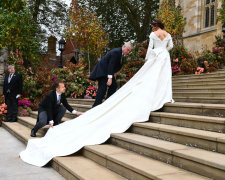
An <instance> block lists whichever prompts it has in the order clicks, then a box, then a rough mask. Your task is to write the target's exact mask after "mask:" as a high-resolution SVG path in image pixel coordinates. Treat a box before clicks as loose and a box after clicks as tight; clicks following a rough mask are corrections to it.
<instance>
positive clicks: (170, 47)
mask: <svg viewBox="0 0 225 180" xmlns="http://www.w3.org/2000/svg"><path fill="white" fill-rule="evenodd" d="M172 48H173V40H172V38H171V37H170V38H169V41H168V43H167V47H166V49H167V50H168V51H169V50H171V49H172Z"/></svg>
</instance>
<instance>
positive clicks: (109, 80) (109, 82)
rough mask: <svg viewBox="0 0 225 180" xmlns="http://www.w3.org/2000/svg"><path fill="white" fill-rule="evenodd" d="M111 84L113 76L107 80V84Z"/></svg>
mask: <svg viewBox="0 0 225 180" xmlns="http://www.w3.org/2000/svg"><path fill="white" fill-rule="evenodd" d="M111 84H112V78H109V79H108V81H107V86H111Z"/></svg>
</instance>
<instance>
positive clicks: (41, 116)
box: [34, 106, 66, 133]
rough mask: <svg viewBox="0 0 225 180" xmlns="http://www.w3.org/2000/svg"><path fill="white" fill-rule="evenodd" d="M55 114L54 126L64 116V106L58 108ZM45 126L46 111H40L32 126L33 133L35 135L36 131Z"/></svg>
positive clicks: (46, 119)
mask: <svg viewBox="0 0 225 180" xmlns="http://www.w3.org/2000/svg"><path fill="white" fill-rule="evenodd" d="M55 112H56V114H55V115H54V119H55V120H54V126H55V125H58V124H60V123H61V120H62V118H63V116H64V114H65V113H66V108H65V107H64V106H58V107H57V109H56V111H55ZM51 120H53V119H51ZM47 124H48V115H47V111H42V112H40V113H39V114H38V122H37V124H36V125H35V126H34V132H35V133H36V132H37V131H38V129H40V128H42V127H44V126H45V125H47Z"/></svg>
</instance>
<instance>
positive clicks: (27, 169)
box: [0, 127, 64, 180]
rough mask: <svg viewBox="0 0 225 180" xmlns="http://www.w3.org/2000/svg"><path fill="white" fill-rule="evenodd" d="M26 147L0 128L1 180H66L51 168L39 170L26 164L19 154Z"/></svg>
mask: <svg viewBox="0 0 225 180" xmlns="http://www.w3.org/2000/svg"><path fill="white" fill-rule="evenodd" d="M24 148H25V145H24V144H23V143H21V142H20V141H19V140H17V139H16V138H15V137H14V136H12V135H11V134H10V133H9V132H7V131H6V130H5V129H3V128H2V127H0V180H30V179H32V180H64V178H63V177H62V176H61V175H60V174H58V173H57V172H56V171H55V170H53V169H52V168H51V167H44V168H39V167H36V166H32V165H29V164H26V163H24V162H23V161H22V160H21V159H20V158H19V153H20V152H21V151H22V150H23V149H24Z"/></svg>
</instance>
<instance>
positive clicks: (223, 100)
mask: <svg viewBox="0 0 225 180" xmlns="http://www.w3.org/2000/svg"><path fill="white" fill-rule="evenodd" d="M173 98H174V100H175V101H177V102H190V103H211V104H225V97H208V96H206V97H196V96H189V97H185V96H173Z"/></svg>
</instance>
